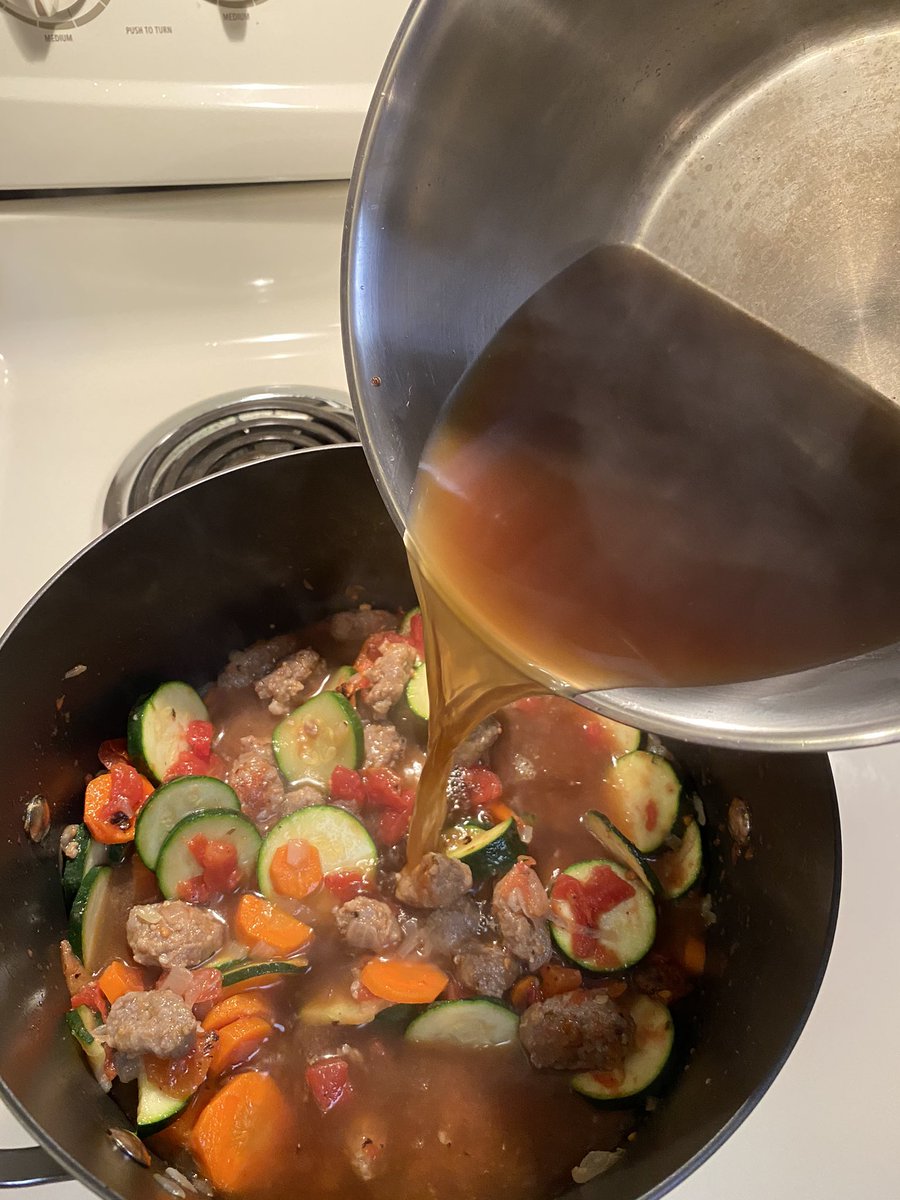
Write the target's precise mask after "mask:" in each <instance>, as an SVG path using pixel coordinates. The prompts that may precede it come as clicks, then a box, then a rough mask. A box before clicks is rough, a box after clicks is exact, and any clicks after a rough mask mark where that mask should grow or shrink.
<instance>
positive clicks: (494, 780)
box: [459, 767, 503, 809]
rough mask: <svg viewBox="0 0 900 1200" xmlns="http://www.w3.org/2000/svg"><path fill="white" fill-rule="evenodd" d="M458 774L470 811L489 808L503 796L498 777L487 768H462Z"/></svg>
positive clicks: (501, 785)
mask: <svg viewBox="0 0 900 1200" xmlns="http://www.w3.org/2000/svg"><path fill="white" fill-rule="evenodd" d="M459 774H460V778H461V779H462V784H463V787H464V788H465V790H466V799H467V800H468V802H469V806H470V808H472V809H476V808H489V807H490V805H492V804H496V802H497V801H498V800H499V799H500V797H501V796H502V795H503V784H502V783H501V782H500V776H499V775H497V774H495V773H494V772H493V771H491V770H490V769H489V768H488V767H462V768H461V769H460V772H459Z"/></svg>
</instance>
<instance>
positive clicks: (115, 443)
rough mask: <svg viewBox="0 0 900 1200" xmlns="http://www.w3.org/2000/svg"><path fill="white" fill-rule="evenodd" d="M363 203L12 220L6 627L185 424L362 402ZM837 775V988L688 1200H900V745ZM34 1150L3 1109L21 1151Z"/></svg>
mask: <svg viewBox="0 0 900 1200" xmlns="http://www.w3.org/2000/svg"><path fill="white" fill-rule="evenodd" d="M345 194H346V185H345V184H302V185H270V186H265V187H254V188H236V189H219V190H212V191H188V192H168V193H157V194H152V195H123V196H115V195H109V196H99V197H92V198H88V199H63V198H57V199H52V200H41V201H14V202H10V201H6V202H2V203H0V262H2V263H3V264H4V286H3V289H2V292H0V562H2V563H3V564H4V569H3V571H2V572H0V626H2V625H4V624H5V623H6V622H8V621H10V620H12V618H13V617H14V615H15V613H16V611H17V610H18V608H19V607H20V606H21V605H22V604H23V603H25V601H26V600H27V599H28V597H29V596H30V595H31V594H32V593H33V592H34V591H35V590H36V588H37V587H39V586H40V585H41V584H42V583H43V582H44V580H45V579H46V578H48V577H49V576H50V575H51V574H52V573H53V572H54V571H55V570H57V569H58V568H59V567H60V566H61V565H62V564H63V563H64V562H65V561H66V560H67V559H68V558H69V557H70V556H71V555H72V554H73V553H75V552H76V551H77V550H78V549H80V547H81V546H83V545H84V544H85V543H86V542H88V541H89V540H90V539H91V538H92V537H94V536H96V535H97V534H98V533H99V532H100V528H101V512H102V505H103V499H104V496H105V494H106V490H107V488H108V486H109V483H110V482H111V480H112V478H113V475H114V473H115V470H116V468H117V466H118V464H119V462H120V461H121V460H122V459H123V458H124V457H125V455H126V454H127V452H128V451H129V450H130V449H131V447H132V446H133V444H134V443H135V442H136V441H137V440H138V439H139V438H140V437H142V436H143V435H145V434H146V433H147V432H148V431H149V430H150V429H152V428H153V427H154V426H156V425H157V424H159V423H160V422H161V421H163V420H164V419H166V418H167V417H168V416H170V415H171V414H172V413H175V412H177V411H179V410H181V409H183V408H187V407H190V406H192V405H195V404H197V403H198V402H199V401H202V400H204V399H206V398H209V397H213V396H216V395H219V394H221V393H225V392H231V391H234V390H235V389H238V388H243V387H248V388H252V387H257V386H264V385H278V384H284V385H294V384H296V385H301V386H306V387H309V388H311V389H315V388H317V387H319V388H324V389H328V391H329V393H330V394H331V393H333V394H337V395H339V396H345V395H346V387H347V385H346V378H345V375H344V369H343V361H342V356H341V345H340V329H339V308H338V270H339V268H338V264H339V254H340V237H341V227H342V221H343V206H344V199H345ZM832 761H833V767H834V772H835V777H836V781H837V786H838V793H839V800H840V807H841V815H842V822H843V838H844V884H843V895H842V902H841V911H840V917H839V921H838V929H837V937H836V941H835V947H834V952H833V955H832V959H831V963H830V965H829V968H828V972H827V976H826V979H825V983H824V986H823V988H822V992H821V994H820V997H819V1000H818V1002H817V1004H816V1006H815V1009H814V1010H813V1014H812V1016H811V1018H810V1021H809V1024H808V1026H807V1028H806V1030H805V1032H804V1034H803V1036H802V1037H801V1040H800V1043H799V1045H798V1046H797V1048H796V1050H795V1051H794V1053H793V1055H792V1056H791V1058H790V1060H789V1061H788V1064H787V1066H786V1067H785V1068H784V1070H783V1071H782V1073H781V1075H780V1076H779V1078H778V1079H777V1080H776V1082H775V1084H774V1085H773V1087H772V1088H771V1090H770V1091H769V1092H768V1094H767V1095H766V1096H765V1097H764V1098H763V1100H762V1102H761V1103H760V1105H759V1106H758V1108H757V1109H756V1110H755V1111H754V1112H753V1113H752V1114H751V1115H750V1117H749V1118H748V1119H747V1121H746V1122H745V1123H744V1125H743V1126H742V1127H741V1128H740V1129H739V1130H738V1132H737V1133H736V1134H735V1135H734V1136H733V1137H732V1138H731V1139H730V1140H729V1142H727V1143H726V1145H725V1146H724V1147H723V1148H722V1149H721V1150H719V1151H718V1152H717V1153H716V1154H715V1155H714V1156H713V1158H712V1159H711V1160H710V1161H709V1162H707V1163H706V1164H705V1165H704V1166H703V1167H701V1168H700V1170H698V1171H697V1172H696V1173H695V1174H694V1175H692V1176H691V1177H690V1178H689V1179H688V1180H686V1181H685V1182H684V1183H683V1184H681V1185H680V1186H679V1187H678V1188H677V1189H676V1190H675V1191H674V1192H673V1193H672V1196H673V1198H674V1200H745V1198H746V1200H751V1197H752V1198H753V1200H758V1198H759V1197H760V1196H765V1197H767V1200H805V1198H806V1197H810V1198H812V1197H816V1198H817V1200H846V1197H847V1196H851V1195H855V1196H860V1197H866V1198H872V1200H881V1198H884V1200H893V1198H895V1197H898V1196H900V1154H898V1151H897V1136H896V1131H895V1113H896V1074H897V1065H898V1063H900V1022H898V1020H897V1018H896V1011H895V1010H896V998H897V997H898V996H900V954H898V953H897V945H896V941H897V937H898V933H897V931H898V930H900V889H898V887H897V886H896V882H895V880H896V862H897V847H896V846H895V844H894V842H893V839H892V838H891V836H890V831H891V830H892V829H893V827H894V825H895V824H896V821H897V816H896V814H897V813H898V811H900V809H898V801H900V746H889V747H881V748H878V749H874V750H868V751H854V752H852V753H843V754H839V755H835V756H833V760H832ZM20 1140H23V1139H22V1135H21V1134H20V1133H19V1131H18V1128H17V1126H16V1124H15V1122H14V1120H13V1119H12V1118H11V1117H10V1116H9V1115H8V1114H5V1113H3V1114H0V1144H2V1145H5V1146H11V1145H15V1144H18V1143H19V1142H20ZM76 1193H77V1194H78V1196H79V1197H80V1196H86V1193H85V1192H84V1189H83V1188H81V1187H80V1185H78V1184H75V1183H70V1184H62V1185H57V1186H54V1187H52V1188H50V1187H48V1188H39V1189H36V1190H32V1191H31V1193H30V1195H31V1196H32V1197H33V1198H34V1200H45V1198H46V1200H50V1198H51V1197H53V1198H54V1200H75V1197H76Z"/></svg>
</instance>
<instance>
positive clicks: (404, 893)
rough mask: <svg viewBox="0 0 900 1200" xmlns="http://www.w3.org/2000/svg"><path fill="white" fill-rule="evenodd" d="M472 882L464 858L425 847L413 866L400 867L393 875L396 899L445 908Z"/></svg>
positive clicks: (414, 906) (421, 906) (422, 905)
mask: <svg viewBox="0 0 900 1200" xmlns="http://www.w3.org/2000/svg"><path fill="white" fill-rule="evenodd" d="M471 886H472V872H471V871H470V870H469V868H468V866H467V865H466V864H465V863H464V862H460V861H459V859H456V858H448V857H447V855H446V854H435V853H434V852H433V851H429V852H428V853H427V854H423V855H422V858H421V860H420V861H419V862H417V863H416V865H415V866H414V867H404V868H403V870H402V871H401V872H400V875H399V877H398V879H397V899H398V900H399V901H400V903H401V904H409V905H411V906H412V907H413V908H446V907H447V906H448V905H449V904H453V903H454V901H456V900H458V899H459V898H460V896H463V895H465V893H466V892H467V891H468V890H469V888H470V887H471Z"/></svg>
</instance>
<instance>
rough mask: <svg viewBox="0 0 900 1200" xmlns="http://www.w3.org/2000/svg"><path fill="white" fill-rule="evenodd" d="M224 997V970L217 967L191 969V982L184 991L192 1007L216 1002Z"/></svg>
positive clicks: (186, 1001) (187, 1002) (186, 999)
mask: <svg viewBox="0 0 900 1200" xmlns="http://www.w3.org/2000/svg"><path fill="white" fill-rule="evenodd" d="M221 998H222V972H221V971H217V970H216V969H215V967H200V968H199V969H197V970H194V971H191V982H190V984H189V985H188V987H187V990H186V991H185V993H184V999H185V1003H186V1004H189V1005H190V1007H191V1008H199V1007H200V1006H201V1005H210V1004H215V1003H216V1002H217V1001H219V1000H220V999H221Z"/></svg>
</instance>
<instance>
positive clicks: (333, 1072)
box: [306, 1058, 353, 1113]
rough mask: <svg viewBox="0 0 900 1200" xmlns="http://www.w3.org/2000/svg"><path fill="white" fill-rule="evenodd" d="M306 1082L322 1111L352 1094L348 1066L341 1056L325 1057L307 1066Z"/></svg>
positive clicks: (328, 1110) (328, 1109)
mask: <svg viewBox="0 0 900 1200" xmlns="http://www.w3.org/2000/svg"><path fill="white" fill-rule="evenodd" d="M306 1082H307V1084H308V1085H309V1090H310V1091H311V1092H312V1094H313V1099H314V1100H315V1102H316V1104H318V1106H319V1109H320V1111H321V1112H323V1113H326V1112H330V1111H331V1109H332V1108H334V1106H335V1105H336V1104H340V1102H341V1101H342V1100H346V1098H347V1097H348V1096H352V1094H353V1086H352V1084H351V1083H350V1068H349V1067H348V1066H347V1063H346V1061H345V1059H343V1058H326V1059H323V1060H322V1061H321V1062H317V1063H314V1064H313V1065H312V1066H311V1067H307V1068H306Z"/></svg>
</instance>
